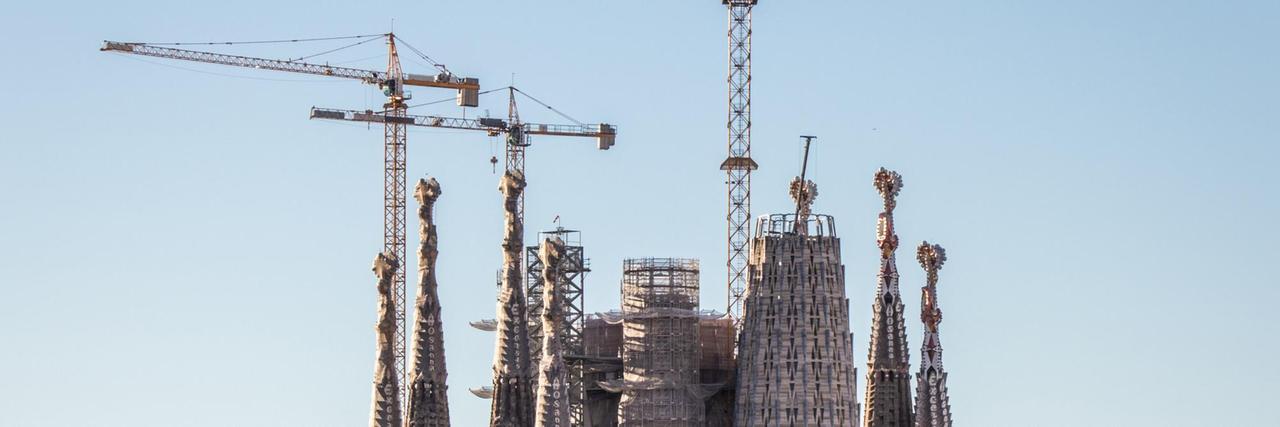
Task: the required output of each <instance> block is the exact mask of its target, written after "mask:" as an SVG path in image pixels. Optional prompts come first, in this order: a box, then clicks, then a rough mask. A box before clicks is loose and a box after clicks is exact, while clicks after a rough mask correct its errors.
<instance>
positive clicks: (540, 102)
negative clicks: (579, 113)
mask: <svg viewBox="0 0 1280 427" xmlns="http://www.w3.org/2000/svg"><path fill="white" fill-rule="evenodd" d="M511 89H513V91H516V92H517V93H520V95H524V96H525V97H527V98H530V100H532V101H534V102H538V104H539V105H541V106H544V107H547V109H548V110H552V111H554V113H556V114H559V115H561V116H562V118H566V119H568V120H570V121H573V123H576V124H577V125H580V127H585V125H586V124H585V123H582V121H577V119H573V118H571V116H570V115H568V114H564V113H563V111H561V110H557V109H556V107H553V106H550V105H547V102H543V101H539V100H538V98H535V97H534V96H532V95H529V93H525V91H521V89H518V88H516V87H511Z"/></svg>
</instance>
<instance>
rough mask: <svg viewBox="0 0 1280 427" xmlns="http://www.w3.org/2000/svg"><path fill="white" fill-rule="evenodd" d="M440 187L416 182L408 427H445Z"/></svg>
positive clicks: (447, 389) (447, 418)
mask: <svg viewBox="0 0 1280 427" xmlns="http://www.w3.org/2000/svg"><path fill="white" fill-rule="evenodd" d="M440 194H441V190H440V183H439V182H436V180H435V178H431V180H430V181H428V180H425V179H421V180H418V186H417V187H416V188H415V189H414V192H413V195H414V198H416V199H418V224H419V225H418V227H419V228H418V237H419V239H418V240H419V246H418V298H417V301H415V303H414V316H413V319H414V328H413V366H412V367H411V368H410V371H409V398H408V400H409V401H408V404H407V405H406V407H407V411H406V412H405V419H406V421H407V423H406V426H407V427H448V426H449V386H448V382H447V379H448V376H449V374H448V370H446V369H445V364H444V330H443V328H442V327H441V326H442V325H441V321H440V296H439V294H438V293H437V292H436V289H437V288H438V284H437V283H436V257H437V255H439V254H440V250H439V245H438V244H437V243H438V239H437V237H436V224H435V218H434V216H435V213H434V209H435V205H436V200H437V199H439V198H440Z"/></svg>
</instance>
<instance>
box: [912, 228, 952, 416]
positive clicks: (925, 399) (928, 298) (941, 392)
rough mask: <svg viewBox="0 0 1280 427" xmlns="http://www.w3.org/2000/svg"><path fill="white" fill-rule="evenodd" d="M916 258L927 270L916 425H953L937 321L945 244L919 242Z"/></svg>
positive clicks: (923, 294)
mask: <svg viewBox="0 0 1280 427" xmlns="http://www.w3.org/2000/svg"><path fill="white" fill-rule="evenodd" d="M916 259H918V260H919V261H920V267H923V268H924V271H925V277H926V279H925V285H924V287H923V288H921V296H920V321H921V322H923V323H924V345H923V346H922V348H921V350H920V373H919V374H918V376H917V377H916V381H917V383H916V411H917V412H916V427H951V399H950V398H948V397H947V371H946V370H944V369H943V368H942V341H941V340H939V338H938V324H939V323H942V309H941V308H939V307H938V270H939V269H941V268H942V264H943V263H945V262H946V261H947V252H946V251H945V250H943V249H942V246H938V245H931V244H929V242H924V243H921V244H920V247H919V248H918V249H917V250H916Z"/></svg>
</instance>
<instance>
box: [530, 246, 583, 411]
mask: <svg viewBox="0 0 1280 427" xmlns="http://www.w3.org/2000/svg"><path fill="white" fill-rule="evenodd" d="M539 236H540V237H539V238H538V241H543V240H545V239H552V240H556V239H559V241H561V242H564V254H563V256H561V257H560V258H559V259H560V265H559V267H560V268H559V275H557V276H556V277H558V278H559V279H557V280H558V282H559V283H557V284H556V285H557V286H558V292H559V295H560V296H561V298H562V300H563V303H564V307H563V312H564V321H563V322H561V323H560V325H561V326H562V329H561V331H560V339H561V341H562V345H563V348H564V356H565V362H566V363H567V367H568V370H569V372H568V374H569V413H570V418H571V419H572V420H573V422H574V425H582V424H583V420H584V411H585V409H584V399H585V388H584V386H583V367H582V365H581V363H580V360H579V358H577V357H575V356H578V355H581V354H583V338H582V335H583V329H584V327H585V320H586V316H585V314H584V313H583V304H584V297H585V295H584V294H583V290H584V289H585V286H586V278H587V274H586V273H587V272H589V271H591V268H590V265H589V262H590V261H589V260H587V258H586V255H585V251H584V250H583V247H582V233H581V232H579V231H577V230H566V229H564V228H563V227H557V228H556V229H555V230H553V231H544V232H542V233H539ZM539 250H540V249H539V247H538V246H529V247H527V248H525V265H526V266H527V267H526V269H525V296H526V298H527V299H528V303H527V305H528V307H529V309H528V321H527V325H528V329H529V357H530V361H531V363H530V364H529V366H530V367H532V368H533V369H537V366H538V364H539V363H540V362H541V360H542V342H543V338H544V333H543V332H544V331H543V330H542V318H541V316H542V310H543V303H542V302H543V293H544V289H543V288H544V287H545V284H544V282H545V280H544V279H543V275H542V270H543V268H544V266H543V263H542V258H541V257H539V255H538V254H539ZM535 396H536V394H535Z"/></svg>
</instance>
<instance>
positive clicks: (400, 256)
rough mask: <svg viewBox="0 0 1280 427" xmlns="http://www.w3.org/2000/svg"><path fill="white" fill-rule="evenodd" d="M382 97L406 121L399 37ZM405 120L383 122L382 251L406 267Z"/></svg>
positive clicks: (400, 290)
mask: <svg viewBox="0 0 1280 427" xmlns="http://www.w3.org/2000/svg"><path fill="white" fill-rule="evenodd" d="M380 86H381V88H382V93H383V94H384V95H386V96H387V103H386V104H383V106H382V108H383V109H385V110H386V111H387V113H386V114H387V115H389V116H391V117H396V118H399V117H404V115H405V114H406V113H407V111H406V110H408V107H407V106H406V105H405V103H404V100H405V94H404V72H403V71H402V70H401V69H400V55H399V53H398V52H396V39H395V37H388V38H387V79H386V81H385V82H383V83H382V84H380ZM407 132H408V131H407V130H406V129H405V125H404V122H403V120H387V121H385V122H383V126H382V133H383V144H382V249H383V251H385V253H390V254H394V255H395V257H396V260H397V261H398V262H400V263H401V265H403V264H404V263H405V262H406V261H405V257H404V256H405V251H406V249H405V246H406V245H407V243H406V240H405V236H404V235H405V222H406V219H405V215H406V211H405V204H406V202H407V201H406V200H405V198H406V197H407V196H408V192H407V191H405V185H406V182H407V180H408V177H407V176H406V172H405V168H406V165H405V158H406V155H407V152H406V150H405V148H406V147H405V143H406V142H408V141H407V140H406V138H405V134H406V133H407ZM405 270H406V269H404V268H398V269H396V271H395V273H396V274H395V277H394V282H393V283H392V285H393V289H394V290H395V305H396V310H395V312H396V336H395V343H394V344H395V345H394V348H395V356H396V368H399V369H400V376H401V381H400V383H399V384H400V402H407V400H406V399H405V395H406V387H408V384H409V381H408V378H409V377H408V375H409V369H408V368H409V366H408V359H409V358H408V351H407V349H406V346H407V343H408V340H407V339H406V337H407V335H406V332H405V323H406V322H405V303H406V302H407V300H406V297H405V288H406V284H405Z"/></svg>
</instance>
